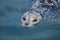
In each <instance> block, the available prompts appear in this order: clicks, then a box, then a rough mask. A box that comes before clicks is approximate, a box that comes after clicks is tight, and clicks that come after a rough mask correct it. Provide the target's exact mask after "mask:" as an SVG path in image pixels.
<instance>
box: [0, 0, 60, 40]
mask: <svg viewBox="0 0 60 40" xmlns="http://www.w3.org/2000/svg"><path fill="white" fill-rule="evenodd" d="M29 2H30V0H0V40H60V24H59V23H52V24H49V23H48V24H38V25H36V26H35V27H33V28H28V29H26V28H24V27H23V26H22V25H21V16H22V15H23V14H24V12H26V10H25V8H26V7H27V6H29Z"/></svg>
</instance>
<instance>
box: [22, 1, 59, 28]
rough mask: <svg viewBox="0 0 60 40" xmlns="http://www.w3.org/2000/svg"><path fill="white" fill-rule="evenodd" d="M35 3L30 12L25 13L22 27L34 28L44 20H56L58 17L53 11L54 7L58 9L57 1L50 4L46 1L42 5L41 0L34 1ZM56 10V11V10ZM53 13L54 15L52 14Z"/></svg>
mask: <svg viewBox="0 0 60 40" xmlns="http://www.w3.org/2000/svg"><path fill="white" fill-rule="evenodd" d="M33 1H34V3H33V5H31V7H30V10H28V11H27V12H25V13H24V15H23V16H22V18H21V21H22V25H23V26H24V27H25V28H29V27H32V26H33V25H35V24H38V23H39V22H41V21H42V20H43V19H44V21H45V20H50V18H51V19H53V18H54V16H55V15H56V13H55V12H53V11H52V9H53V6H54V8H56V5H55V4H57V3H58V1H57V0H52V1H50V2H48V1H47V0H45V2H43V3H41V1H39V0H36V1H35V0H33ZM54 10H55V9H54ZM51 12H53V13H51ZM54 13H55V15H54Z"/></svg>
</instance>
